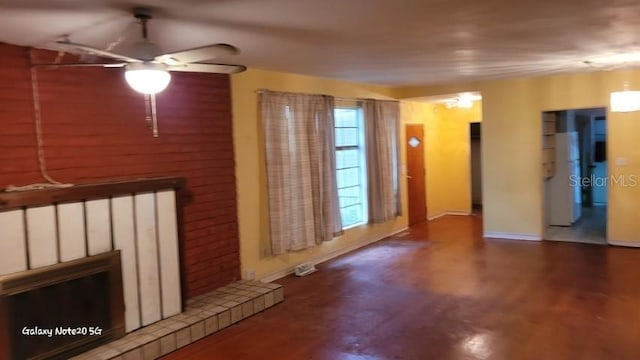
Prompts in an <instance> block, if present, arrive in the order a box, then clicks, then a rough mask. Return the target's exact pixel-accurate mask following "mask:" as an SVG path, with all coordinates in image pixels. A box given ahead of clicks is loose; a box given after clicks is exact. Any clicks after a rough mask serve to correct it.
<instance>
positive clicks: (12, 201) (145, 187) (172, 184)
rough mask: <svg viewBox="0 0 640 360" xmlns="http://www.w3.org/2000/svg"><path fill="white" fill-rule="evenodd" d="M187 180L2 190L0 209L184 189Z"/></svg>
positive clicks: (161, 179) (155, 179) (171, 179)
mask: <svg viewBox="0 0 640 360" xmlns="http://www.w3.org/2000/svg"><path fill="white" fill-rule="evenodd" d="M184 188H185V179H184V178H181V177H160V178H149V179H137V180H127V181H117V182H107V183H99V184H82V185H76V186H72V187H67V188H48V189H41V190H29V191H12V192H0V211H4V210H11V209H17V208H22V207H25V206H39V205H50V204H55V203H62V202H71V201H82V200H91V199H100V198H105V197H110V196H118V195H125V194H133V193H141V192H146V191H154V190H158V189H175V190H182V189H184Z"/></svg>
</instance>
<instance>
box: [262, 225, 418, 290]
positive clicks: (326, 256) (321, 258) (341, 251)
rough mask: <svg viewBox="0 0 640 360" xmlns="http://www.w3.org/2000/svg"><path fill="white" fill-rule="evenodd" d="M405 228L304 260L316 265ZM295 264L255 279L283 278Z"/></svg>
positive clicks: (266, 280)
mask: <svg viewBox="0 0 640 360" xmlns="http://www.w3.org/2000/svg"><path fill="white" fill-rule="evenodd" d="M407 229H409V228H408V227H404V228H402V229H400V230H396V231H394V232H392V233H390V234H387V235H384V236H379V237H375V238H372V239H365V240H362V241H358V242H355V243H353V244H351V245H348V246H345V247H343V248H340V249H337V250H334V251H331V252H329V253H326V254H322V255H320V256H318V257H315V258H311V259H308V260H306V261H305V262H308V263H312V264H313V265H318V264H320V263H323V262H325V261H328V260H331V259H333V258H336V257H338V256H340V255H344V254H346V253H348V252H351V251H353V250H356V249H359V248H361V247H364V246H367V245H369V244H373V243H374V242H377V241H380V240H382V239H386V238H388V237H390V236H393V235H396V234H399V233H401V232H403V231H406V230H407ZM321 246H322V245H321ZM297 265H298V264H296V265H293V266H290V267H288V268H286V269H283V270H279V271H276V272H272V273H270V274H267V275H264V276H260V277H258V278H257V280H260V281H264V282H272V281H274V280H278V279H281V278H283V277H285V276H287V275H290V274H293V273H294V272H295V269H296V266H297Z"/></svg>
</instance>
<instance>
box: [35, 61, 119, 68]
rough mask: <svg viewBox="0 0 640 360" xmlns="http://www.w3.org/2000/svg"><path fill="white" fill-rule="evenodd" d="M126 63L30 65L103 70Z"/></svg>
mask: <svg viewBox="0 0 640 360" xmlns="http://www.w3.org/2000/svg"><path fill="white" fill-rule="evenodd" d="M126 65H127V63H126V62H125V63H66V64H32V66H35V67H41V68H61V67H105V68H118V67H125V66H126Z"/></svg>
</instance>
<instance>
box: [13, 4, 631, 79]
mask: <svg viewBox="0 0 640 360" xmlns="http://www.w3.org/2000/svg"><path fill="white" fill-rule="evenodd" d="M136 5H147V6H150V7H151V8H153V9H154V12H155V18H154V20H153V21H152V23H151V25H150V33H151V38H152V40H153V41H155V42H157V43H158V44H159V45H160V46H161V47H162V48H163V49H165V50H166V51H176V50H181V49H185V48H190V47H197V46H202V45H206V44H211V43H220V42H223V43H230V44H233V45H236V46H237V47H238V48H240V49H241V51H242V53H241V54H240V55H237V56H234V57H229V58H223V59H220V61H223V62H230V63H240V64H244V65H247V66H250V67H257V68H263V69H272V70H281V71H287V72H293V73H301V74H308V75H316V76H323V77H331V78H340V79H345V80H352V81H359V82H369V83H376V84H387V85H415V84H434V83H450V82H463V81H472V80H481V79H490V78H500V77H513V76H529V75H540V74H550V73H557V72H575V71H588V70H590V67H589V66H588V65H585V64H584V63H583V61H584V60H589V59H597V58H599V57H601V56H603V55H611V54H617V53H624V52H636V53H638V54H640V52H638V51H640V1H619V0H607V1H603V0H537V1H513V0H509V1H507V0H405V1H402V0H397V1H390V0H321V1H311V0H270V1H266V0H218V1H205V0H183V1H175V0H173V1H171V0H147V1H146V2H145V3H143V4H140V3H123V2H122V1H121V0H115V1H110V0H75V1H72V0H66V1H64V0H58V1H55V0H0V41H3V42H8V43H13V44H20V45H30V46H36V47H43V46H44V45H45V44H46V43H47V42H49V41H52V40H57V39H59V38H60V37H61V36H62V35H65V34H68V35H69V36H70V39H71V40H72V41H74V42H81V43H86V44H88V45H91V46H95V47H99V48H107V47H113V44H114V42H115V43H117V44H118V45H117V46H116V47H115V48H114V50H118V49H119V48H122V47H123V46H125V45H126V44H127V43H128V42H131V41H133V40H135V39H136V38H137V37H138V36H139V34H138V29H137V28H136V27H135V23H134V20H133V18H132V17H131V15H130V10H131V9H132V8H133V7H134V6H136ZM624 61H628V60H624ZM623 65H624V66H628V65H633V64H629V63H626V64H623ZM623 65H620V64H616V65H615V66H623ZM594 66H600V65H599V64H595V65H594Z"/></svg>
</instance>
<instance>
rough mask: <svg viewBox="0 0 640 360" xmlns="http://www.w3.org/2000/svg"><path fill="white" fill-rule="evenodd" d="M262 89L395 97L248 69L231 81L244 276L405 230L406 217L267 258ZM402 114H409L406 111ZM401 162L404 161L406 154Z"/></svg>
mask: <svg viewBox="0 0 640 360" xmlns="http://www.w3.org/2000/svg"><path fill="white" fill-rule="evenodd" d="M258 89H269V90H274V91H289V92H304V93H313V94H327V95H333V96H336V97H345V98H378V99H389V98H390V96H389V95H390V89H388V88H384V87H379V86H372V85H363V84H356V83H349V82H343V81H336V80H329V79H322V78H316V77H310V76H302V75H294V74H287V73H281V72H274V71H264V70H257V69H249V70H248V71H246V72H244V73H241V74H237V75H233V76H232V77H231V91H232V111H233V137H234V151H235V161H236V184H237V193H238V222H239V233H240V260H241V267H242V271H243V276H244V274H245V272H246V271H247V270H254V271H255V273H256V276H257V277H258V278H264V277H269V276H272V275H276V274H278V273H282V272H283V271H288V270H291V269H292V268H293V267H295V266H296V265H298V264H300V263H302V262H305V261H310V260H312V259H318V258H322V257H326V256H328V255H331V254H332V253H335V252H339V251H341V250H343V249H346V248H350V247H354V246H356V245H358V244H361V243H363V242H368V241H372V240H377V239H380V238H383V237H386V236H388V235H390V234H392V233H394V232H397V231H399V230H402V229H404V228H406V226H407V219H406V216H402V217H399V218H397V219H396V220H394V221H389V222H387V223H384V224H376V225H368V226H360V227H356V228H352V229H349V230H347V231H345V234H344V235H343V236H341V237H339V238H336V239H334V240H333V241H330V242H326V243H324V244H322V245H320V246H317V247H315V248H312V249H308V250H304V251H300V252H295V253H289V254H285V255H281V256H276V257H272V256H267V255H266V254H268V251H267V250H268V249H269V243H268V234H269V227H268V224H269V219H268V209H267V193H266V170H265V162H264V151H263V149H264V144H263V140H262V123H261V121H260V119H259V116H258V95H257V93H256V90H258ZM402 116H403V117H404V116H407V115H406V113H405V112H403V115H402ZM401 162H402V163H403V164H404V163H405V153H404V151H403V152H402V158H401ZM401 191H402V193H403V195H404V199H406V182H404V181H403V182H401ZM403 208H404V211H403V214H405V215H406V201H403Z"/></svg>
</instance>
